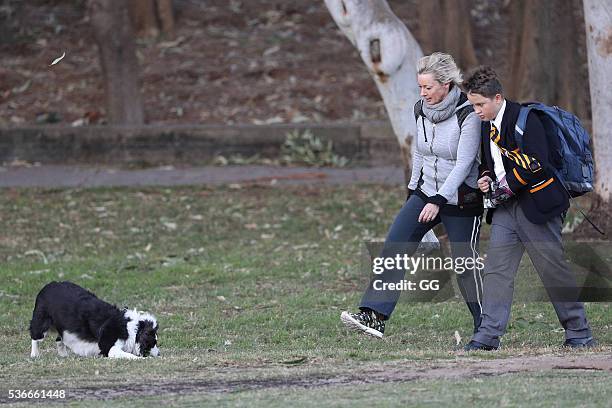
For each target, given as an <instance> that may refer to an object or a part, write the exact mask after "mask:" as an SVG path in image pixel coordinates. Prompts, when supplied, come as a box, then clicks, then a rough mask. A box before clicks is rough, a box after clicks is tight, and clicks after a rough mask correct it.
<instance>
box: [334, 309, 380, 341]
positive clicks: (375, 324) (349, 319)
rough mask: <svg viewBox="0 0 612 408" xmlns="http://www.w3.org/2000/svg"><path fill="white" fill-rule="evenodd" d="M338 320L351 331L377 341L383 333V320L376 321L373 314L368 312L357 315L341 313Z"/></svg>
mask: <svg viewBox="0 0 612 408" xmlns="http://www.w3.org/2000/svg"><path fill="white" fill-rule="evenodd" d="M340 320H342V323H344V325H345V326H346V327H347V328H349V329H351V330H357V331H361V332H364V333H365V334H369V335H370V336H374V337H378V338H379V339H380V338H382V336H383V334H384V333H385V322H384V320H380V319H378V318H377V317H376V315H375V314H374V313H372V312H369V311H368V312H365V311H361V312H359V313H349V312H342V314H341V315H340Z"/></svg>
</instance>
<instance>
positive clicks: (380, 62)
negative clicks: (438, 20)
mask: <svg viewBox="0 0 612 408" xmlns="http://www.w3.org/2000/svg"><path fill="white" fill-rule="evenodd" d="M325 4H326V5H327V8H328V9H329V11H330V13H331V15H332V17H333V19H334V21H335V22H336V24H337V25H338V27H340V30H341V31H342V32H343V33H344V34H345V35H346V36H347V37H348V39H349V40H350V41H351V43H353V45H354V46H355V47H356V48H357V49H358V50H359V54H360V55H361V58H362V60H363V62H364V63H365V65H366V67H367V68H368V71H369V72H370V73H371V75H372V78H373V79H374V82H375V83H376V86H377V87H378V90H379V92H380V94H381V95H382V98H383V102H384V103H385V108H386V110H387V113H388V115H389V119H390V120H391V126H392V127H393V131H394V133H395V135H396V137H397V140H398V142H399V145H400V149H401V153H402V159H403V161H404V168H405V174H406V175H407V177H409V175H410V174H409V169H410V163H411V159H412V154H411V146H412V137H413V136H414V135H415V133H416V123H415V120H414V114H413V106H414V104H415V103H416V101H417V100H418V98H419V91H418V85H417V81H416V75H417V74H416V62H417V60H418V59H419V58H420V57H421V56H422V55H423V53H422V52H421V48H420V47H419V44H418V43H417V42H416V40H415V39H414V37H413V36H412V34H410V32H409V31H408V29H407V28H406V26H405V25H404V24H403V23H402V22H401V21H400V20H399V19H398V18H397V17H396V16H395V14H394V13H393V11H391V8H390V7H389V5H388V4H387V2H386V1H384V0H325Z"/></svg>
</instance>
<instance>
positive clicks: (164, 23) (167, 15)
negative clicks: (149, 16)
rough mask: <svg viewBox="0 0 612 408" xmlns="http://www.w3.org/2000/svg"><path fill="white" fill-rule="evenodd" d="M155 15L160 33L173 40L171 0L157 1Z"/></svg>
mask: <svg viewBox="0 0 612 408" xmlns="http://www.w3.org/2000/svg"><path fill="white" fill-rule="evenodd" d="M157 15H158V16H159V23H160V26H161V30H162V33H164V35H165V36H166V37H168V38H174V11H173V10H172V0H157Z"/></svg>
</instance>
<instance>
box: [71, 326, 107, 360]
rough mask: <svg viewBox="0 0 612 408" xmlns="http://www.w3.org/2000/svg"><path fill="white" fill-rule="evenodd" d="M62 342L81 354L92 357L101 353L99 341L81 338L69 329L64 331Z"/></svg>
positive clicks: (75, 352)
mask: <svg viewBox="0 0 612 408" xmlns="http://www.w3.org/2000/svg"><path fill="white" fill-rule="evenodd" d="M62 343H64V344H65V345H66V347H68V348H69V349H70V350H72V352H73V353H74V354H76V355H79V356H83V357H90V356H97V355H99V354H100V348H99V347H98V343H94V342H90V341H84V340H81V339H80V338H78V337H77V336H76V335H75V334H74V333H70V332H68V331H64V333H63V334H62Z"/></svg>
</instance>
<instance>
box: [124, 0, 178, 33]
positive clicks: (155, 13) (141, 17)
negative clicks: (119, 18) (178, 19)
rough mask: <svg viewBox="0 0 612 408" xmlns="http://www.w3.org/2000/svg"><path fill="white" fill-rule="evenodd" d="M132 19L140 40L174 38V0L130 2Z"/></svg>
mask: <svg viewBox="0 0 612 408" xmlns="http://www.w3.org/2000/svg"><path fill="white" fill-rule="evenodd" d="M128 4H129V10H130V18H131V20H132V24H133V26H134V29H135V31H136V35H137V36H138V37H140V38H157V37H159V35H160V33H163V34H164V36H166V37H167V38H172V37H174V12H173V9H172V0H129V1H128Z"/></svg>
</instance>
